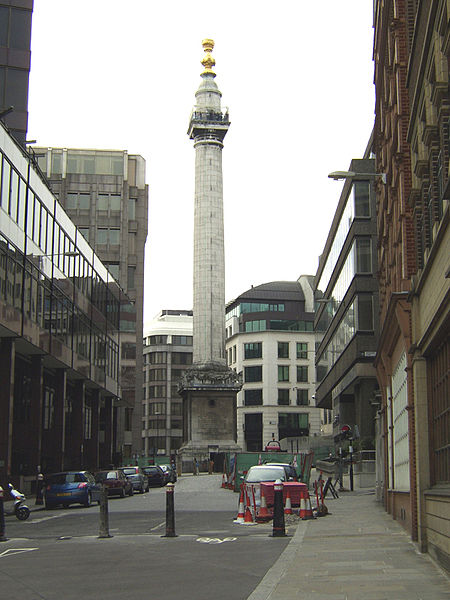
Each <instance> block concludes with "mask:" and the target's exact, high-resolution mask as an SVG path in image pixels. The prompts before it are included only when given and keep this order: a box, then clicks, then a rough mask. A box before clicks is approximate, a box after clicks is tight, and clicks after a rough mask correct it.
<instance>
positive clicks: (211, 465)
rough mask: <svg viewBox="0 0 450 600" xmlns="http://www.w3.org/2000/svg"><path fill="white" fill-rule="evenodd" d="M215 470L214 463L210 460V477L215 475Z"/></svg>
mask: <svg viewBox="0 0 450 600" xmlns="http://www.w3.org/2000/svg"><path fill="white" fill-rule="evenodd" d="M213 470H214V461H213V460H210V461H209V466H208V475H212V474H213Z"/></svg>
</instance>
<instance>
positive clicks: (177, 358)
mask: <svg viewBox="0 0 450 600" xmlns="http://www.w3.org/2000/svg"><path fill="white" fill-rule="evenodd" d="M172 364H173V365H192V353H191V352H172Z"/></svg>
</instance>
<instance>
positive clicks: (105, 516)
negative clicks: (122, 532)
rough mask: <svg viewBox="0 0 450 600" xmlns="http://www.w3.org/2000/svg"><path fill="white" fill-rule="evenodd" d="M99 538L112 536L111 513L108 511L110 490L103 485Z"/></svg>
mask: <svg viewBox="0 0 450 600" xmlns="http://www.w3.org/2000/svg"><path fill="white" fill-rule="evenodd" d="M98 537H99V538H110V537H112V535H110V534H109V513H108V490H107V488H106V486H104V485H102V491H101V493H100V524H99V529H98Z"/></svg>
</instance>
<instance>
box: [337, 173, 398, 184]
mask: <svg viewBox="0 0 450 600" xmlns="http://www.w3.org/2000/svg"><path fill="white" fill-rule="evenodd" d="M328 177H329V178H330V179H334V180H336V181H339V180H341V179H358V178H359V177H369V178H375V177H381V181H382V182H383V183H384V184H386V173H357V172H356V171H333V172H332V173H328Z"/></svg>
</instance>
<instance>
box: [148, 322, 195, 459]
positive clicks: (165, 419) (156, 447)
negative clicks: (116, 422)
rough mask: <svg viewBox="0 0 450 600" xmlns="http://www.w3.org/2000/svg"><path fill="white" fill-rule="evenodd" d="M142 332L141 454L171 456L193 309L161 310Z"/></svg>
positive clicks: (176, 443) (177, 437)
mask: <svg viewBox="0 0 450 600" xmlns="http://www.w3.org/2000/svg"><path fill="white" fill-rule="evenodd" d="M144 333H145V337H144V393H143V397H144V414H143V418H142V438H143V441H144V448H143V451H144V456H146V457H151V458H153V457H154V456H156V455H166V456H170V455H173V454H175V453H176V452H177V451H178V450H179V448H180V447H181V443H182V436H183V402H182V399H181V397H180V395H179V394H178V385H179V384H180V381H181V379H182V377H183V375H184V374H185V372H186V370H187V369H189V368H190V366H191V365H192V340H193V337H192V311H191V310H163V311H161V313H160V314H159V315H158V316H157V317H156V318H155V319H153V321H151V322H150V323H149V324H148V325H146V326H145V331H144Z"/></svg>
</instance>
